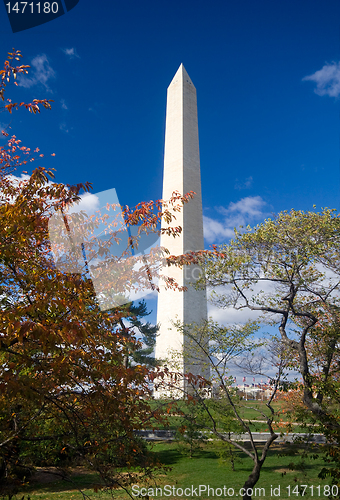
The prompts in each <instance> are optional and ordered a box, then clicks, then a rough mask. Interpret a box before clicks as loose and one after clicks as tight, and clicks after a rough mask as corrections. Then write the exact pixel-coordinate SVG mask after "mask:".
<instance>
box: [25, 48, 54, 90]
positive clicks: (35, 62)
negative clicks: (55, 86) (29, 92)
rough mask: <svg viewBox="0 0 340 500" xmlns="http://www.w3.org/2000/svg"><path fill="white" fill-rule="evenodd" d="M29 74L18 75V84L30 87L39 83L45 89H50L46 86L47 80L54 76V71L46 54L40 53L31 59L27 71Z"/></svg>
mask: <svg viewBox="0 0 340 500" xmlns="http://www.w3.org/2000/svg"><path fill="white" fill-rule="evenodd" d="M28 74H29V75H30V76H26V75H19V76H18V81H19V86H21V87H25V88H30V87H34V86H35V85H38V84H41V85H43V86H44V87H45V88H46V90H48V91H51V89H50V88H49V86H48V81H49V80H50V79H51V78H55V72H54V70H53V68H52V67H51V65H50V63H49V60H48V58H47V55H46V54H40V55H38V56H36V57H35V58H34V59H32V62H31V69H30V70H29V73H28Z"/></svg>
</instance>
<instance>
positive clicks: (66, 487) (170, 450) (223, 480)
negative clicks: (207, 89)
mask: <svg viewBox="0 0 340 500" xmlns="http://www.w3.org/2000/svg"><path fill="white" fill-rule="evenodd" d="M150 446H151V445H150ZM217 451H218V449H217V447H216V444H215V443H208V444H206V445H204V448H203V449H202V450H200V451H199V452H198V454H197V456H195V457H194V458H189V457H188V456H187V455H184V454H181V453H180V452H179V451H178V445H177V443H175V442H172V443H165V442H162V443H157V444H154V445H152V452H153V453H154V454H155V457H157V458H158V459H159V460H160V461H161V462H162V463H163V464H164V465H165V466H167V467H171V470H170V471H168V472H166V471H161V472H160V473H159V474H158V476H157V477H156V479H155V480H154V481H152V482H150V483H149V484H148V486H147V487H148V488H153V491H151V490H150V491H149V493H150V494H149V497H150V500H151V499H152V498H155V499H156V498H163V500H164V499H167V498H168V499H170V500H173V499H174V498H177V499H178V498H182V499H186V498H190V499H191V498H200V499H201V500H206V499H210V498H211V499H215V498H216V497H219V493H220V491H219V490H217V494H216V488H221V492H222V491H223V487H225V491H226V493H228V489H229V493H230V494H231V493H232V491H231V490H230V488H234V495H233V496H231V495H230V494H229V495H228V494H227V495H226V496H224V494H222V496H220V498H236V494H238V492H239V489H240V488H241V487H242V486H243V484H244V481H245V480H246V478H247V477H248V475H249V473H250V471H251V469H252V460H251V459H250V458H249V457H248V456H247V455H246V454H244V453H241V452H234V459H235V464H234V467H235V470H234V471H233V470H232V469H231V464H230V461H229V460H225V461H224V460H222V459H221V458H220V457H219V455H218V453H217ZM302 451H303V449H302V448H301V447H300V448H297V447H295V446H293V445H288V446H287V445H285V446H282V445H274V446H273V448H272V450H271V451H270V452H269V456H268V458H267V460H266V462H265V464H264V466H263V468H262V473H261V477H260V480H259V482H258V483H257V485H256V488H264V490H262V491H260V490H257V492H256V493H257V494H256V495H254V496H253V498H254V499H255V498H256V499H259V500H264V499H273V498H297V497H298V496H300V495H297V494H296V493H297V492H298V490H297V489H296V486H298V487H299V485H307V488H306V494H305V495H304V498H306V499H313V500H314V499H315V498H316V497H318V498H326V497H327V495H323V492H324V490H323V488H324V485H326V484H327V481H321V480H320V479H319V478H318V477H317V475H318V472H319V471H320V469H321V468H322V467H323V466H324V463H323V461H322V459H321V458H320V457H319V458H318V459H317V460H313V459H312V458H310V457H307V458H303V456H302ZM283 452H290V453H291V455H290V456H280V454H281V453H283ZM292 463H294V464H295V466H296V467H297V468H298V470H291V464H292ZM83 472H84V471H83ZM72 479H73V481H74V483H73V484H72V485H71V484H68V483H66V482H64V481H61V480H58V481H52V482H49V483H42V482H40V483H36V482H34V481H31V483H30V484H29V485H28V486H27V487H26V488H24V490H23V491H22V492H20V494H18V495H17V499H18V500H21V499H22V495H24V494H25V500H28V496H27V495H28V494H29V498H30V499H31V500H38V499H39V500H48V499H53V500H71V499H72V500H77V499H82V498H84V497H83V496H82V495H81V493H80V492H79V491H77V490H76V486H78V487H79V488H82V489H83V491H84V493H85V494H87V495H89V496H90V497H91V498H94V499H96V500H97V499H103V500H106V499H109V498H111V496H110V494H109V493H104V492H97V493H94V492H93V489H92V488H93V484H94V483H95V482H98V481H97V480H96V477H95V475H93V474H88V473H87V474H86V473H82V474H80V473H78V474H77V473H76V472H75V473H74V476H73V478H72ZM199 485H202V486H206V487H208V486H210V488H213V489H214V490H215V491H214V493H215V495H212V490H210V494H208V491H206V492H205V491H203V490H202V491H201V496H197V497H195V495H194V496H192V495H191V494H190V495H188V491H189V490H187V494H185V492H184V491H183V494H182V495H181V491H182V490H185V489H186V488H189V489H190V492H192V488H194V490H195V489H197V488H199ZM318 485H320V493H319V489H317V487H318ZM91 486H92V488H91ZM142 486H145V485H142V484H140V485H138V487H137V486H136V487H135V490H134V492H135V493H145V492H142V491H141V490H140V488H141V487H142ZM311 486H313V487H314V490H313V495H312V494H311V493H312V489H311V488H310V487H311ZM157 487H158V488H161V489H162V493H163V496H162V497H161V495H160V492H161V490H160V489H158V491H157V492H156V488H157ZM279 487H280V492H279V490H278V488H279ZM287 487H290V495H289V494H288V493H289V489H288V488H287ZM164 488H166V489H164ZM173 488H175V492H176V493H177V494H176V495H175V496H173V494H171V495H165V492H170V491H171V492H173ZM274 488H276V490H274ZM294 488H295V490H294ZM294 491H295V493H294ZM156 493H157V495H156ZM197 493H199V490H198V489H197ZM263 493H264V494H263ZM274 493H276V494H274ZM115 496H118V497H119V498H123V497H124V498H128V497H127V494H126V493H125V492H123V491H119V490H118V491H115ZM238 497H240V495H238ZM135 498H138V497H137V496H135Z"/></svg>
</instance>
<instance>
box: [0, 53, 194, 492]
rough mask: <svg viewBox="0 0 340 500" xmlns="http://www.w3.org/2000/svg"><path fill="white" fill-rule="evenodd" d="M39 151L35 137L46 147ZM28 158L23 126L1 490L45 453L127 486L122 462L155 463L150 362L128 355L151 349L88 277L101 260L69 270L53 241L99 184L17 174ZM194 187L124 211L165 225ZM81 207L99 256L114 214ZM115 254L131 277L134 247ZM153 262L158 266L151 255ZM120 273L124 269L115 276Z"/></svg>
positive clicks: (4, 185)
mask: <svg viewBox="0 0 340 500" xmlns="http://www.w3.org/2000/svg"><path fill="white" fill-rule="evenodd" d="M19 56H20V54H19V53H18V52H17V51H16V52H13V53H11V54H10V55H9V58H8V59H9V60H8V61H6V62H5V68H4V70H3V71H2V72H1V73H0V74H1V75H2V84H1V88H0V90H1V97H2V99H3V100H4V91H5V86H6V85H7V84H8V83H9V80H10V78H11V77H13V78H15V75H16V74H17V73H20V72H26V71H27V68H28V67H27V66H20V67H13V66H11V62H10V61H11V59H13V58H14V59H16V58H17V57H19ZM8 101H9V100H7V102H8ZM40 103H41V104H43V105H46V106H45V107H50V105H49V103H48V102H47V101H44V100H41V101H37V100H34V101H33V102H32V103H30V104H28V105H25V104H24V103H11V102H10V101H9V104H6V105H5V106H4V110H5V111H6V110H7V111H9V112H12V111H13V109H15V108H17V107H20V106H24V107H26V108H27V109H29V110H30V111H32V112H33V113H35V112H39V104H40ZM5 135H6V136H7V137H8V134H7V133H5ZM38 153H39V150H38V149H36V150H35V153H34V154H35V156H36V157H38V158H39V157H41V155H40V154H39V155H38ZM29 159H32V152H31V150H30V149H29V148H25V147H24V146H21V144H20V141H19V140H18V139H17V138H16V137H14V136H13V137H11V138H9V139H8V140H7V145H5V146H2V147H1V148H0V164H1V169H2V175H1V180H0V188H1V201H0V235H1V236H0V238H1V253H0V287H1V290H0V296H1V304H0V309H1V314H0V361H1V362H0V387H1V392H0V419H1V428H0V488H1V492H2V493H5V492H6V489H9V490H10V489H11V488H12V486H13V484H14V482H15V478H16V477H20V476H21V477H23V476H25V475H27V474H28V472H29V470H31V469H32V467H34V466H35V465H37V464H51V463H53V464H57V465H58V464H59V465H65V466H66V465H68V464H70V463H71V462H72V463H74V461H75V460H82V462H83V463H85V464H87V465H88V466H89V467H90V468H92V469H93V470H95V471H98V472H99V473H100V475H101V478H102V480H103V481H104V483H105V485H106V486H107V487H108V488H109V489H111V490H112V489H113V488H115V487H117V486H118V485H120V486H123V487H124V485H126V484H127V483H129V481H132V480H133V478H134V477H135V476H134V474H133V473H132V472H131V473H130V474H127V475H126V474H125V475H120V468H121V467H122V466H125V467H127V468H129V470H132V469H131V468H132V467H137V468H138V467H139V470H140V471H141V472H143V473H144V474H146V475H149V474H150V471H151V468H150V467H151V465H152V464H151V462H150V461H149V458H148V455H147V453H146V452H145V447H144V445H143V443H142V442H141V440H140V439H139V438H138V437H137V436H136V433H135V431H136V430H138V429H140V428H142V427H143V426H144V425H146V422H147V421H148V420H149V419H150V417H151V415H152V411H151V409H150V407H149V403H148V401H147V398H148V396H149V394H150V389H149V383H148V373H149V370H148V368H147V367H146V366H145V365H142V364H141V362H140V361H141V360H139V361H138V359H136V362H135V363H126V356H127V353H131V352H132V353H137V352H138V351H140V343H139V341H138V339H136V338H135V336H134V335H132V334H131V335H128V336H127V334H126V325H122V318H124V317H126V308H125V309H124V307H122V306H117V307H114V308H113V309H111V310H103V309H102V308H100V306H99V303H98V297H97V296H96V294H95V291H94V287H93V283H92V281H91V279H90V277H89V269H90V268H91V266H93V267H97V268H98V266H99V264H98V262H97V264H95V263H93V262H92V263H91V262H90V261H89V260H88V261H84V260H83V262H82V264H81V265H80V267H79V262H77V265H78V267H77V268H76V269H75V268H73V272H66V271H65V272H63V271H62V270H60V267H58V265H56V261H55V259H54V254H53V255H52V253H51V242H50V234H49V221H50V220H51V218H52V217H53V216H55V214H60V216H61V217H62V218H63V220H65V218H66V221H65V226H64V230H65V231H66V233H68V230H69V226H68V222H70V221H71V220H72V215H69V216H68V218H67V217H66V215H65V214H66V211H67V209H68V207H70V206H72V205H74V204H75V203H76V202H78V201H79V199H80V198H79V196H80V193H81V192H82V191H84V192H86V191H89V189H90V187H91V186H90V184H89V183H85V184H79V185H77V186H69V185H64V184H60V183H55V182H53V173H52V172H48V171H46V170H45V169H44V168H43V167H38V168H36V169H35V170H34V171H33V172H32V174H31V175H30V176H29V178H28V179H23V180H18V179H17V178H15V177H14V176H9V175H8V174H9V173H10V172H11V171H13V169H14V168H18V167H20V166H22V165H26V164H27V162H28V160H29ZM190 197H192V195H191V194H188V195H186V196H181V195H179V194H178V193H177V194H174V196H173V197H172V199H171V200H170V202H169V203H168V204H166V203H162V201H161V200H159V201H157V202H155V203H154V202H146V203H144V202H142V203H140V204H138V206H137V207H135V208H129V207H125V208H122V207H121V212H122V213H123V217H124V220H125V224H126V225H127V226H134V227H138V231H137V233H138V234H137V236H138V235H139V234H141V233H145V232H148V231H151V232H152V231H158V227H159V223H160V220H161V219H162V218H165V219H166V220H167V221H168V222H171V220H172V219H173V217H174V213H175V212H176V211H178V210H180V209H181V206H182V204H183V203H185V202H187V201H188V200H189V199H190ZM82 217H83V226H82V228H81V229H82V230H83V229H84V228H85V226H87V227H88V229H89V231H88V235H89V237H88V240H89V241H88V244H89V246H88V248H87V250H88V252H89V253H88V255H90V257H93V259H94V260H95V257H96V255H97V257H98V256H103V255H104V256H105V254H106V252H107V251H108V246H109V245H108V244H106V245H105V246H102V245H101V243H100V242H99V244H98V240H97V241H95V240H94V239H93V238H92V239H91V230H92V229H93V227H94V226H95V225H96V224H100V223H103V222H105V220H106V217H104V221H103V220H102V221H100V222H98V219H100V216H99V215H96V216H95V218H92V217H88V218H87V217H86V216H85V215H83V216H82ZM180 230H181V229H180V228H178V227H169V228H168V230H167V231H168V232H170V234H174V235H175V234H177V233H178V232H180ZM84 238H85V239H86V235H85V233H84ZM116 238H119V235H117V234H115V231H112V240H113V241H114V240H115V239H116ZM137 239H138V238H137ZM132 245H133V246H134V247H136V241H133V242H132V241H130V242H129V247H131V246H132ZM98 246H99V249H98ZM95 248H97V254H95V250H94V249H95ZM128 250H129V248H127V252H128ZM91 252H92V254H91ZM76 255H77V256H78V255H79V252H78V253H77V252H76ZM69 257H70V259H72V258H73V256H72V255H70V256H69ZM114 259H115V257H114V256H111V257H108V259H107V260H108V261H110V260H111V261H112V260H114ZM75 260H76V259H75ZM142 260H143V259H142ZM144 260H145V259H144ZM116 261H117V262H116V263H117V265H118V264H119V265H120V266H121V268H122V270H121V272H120V274H119V273H118V274H119V276H118V277H119V278H120V282H121V283H124V279H125V278H124V276H125V275H124V272H125V268H126V267H127V268H128V269H130V267H129V266H128V265H126V264H125V263H126V262H128V257H127V258H126V259H122V258H116ZM134 262H136V261H134ZM106 264H107V263H106ZM144 264H145V266H144V267H145V268H147V270H148V271H149V272H150V265H151V260H150V262H149V261H148V262H147V263H144ZM154 264H155V266H157V262H155V263H154ZM104 265H105V262H104ZM137 267H138V266H137ZM142 274H143V273H141V271H140V268H139V270H137V271H136V272H135V274H133V275H131V272H130V274H129V277H130V281H129V282H128V281H126V283H127V284H128V285H129V290H130V289H131V287H134V288H136V289H138V287H141V286H144V282H143V280H141V281H139V277H140V276H142ZM145 275H146V273H144V274H143V276H144V277H145ZM145 280H146V281H147V278H145ZM121 283H119V285H121ZM107 285H109V283H107ZM116 285H117V286H118V284H116V283H115V282H114V280H113V282H111V288H112V287H113V288H114V287H115V286H116ZM129 290H128V291H129ZM134 314H135V315H134ZM144 314H145V310H144V309H143V307H142V308H139V309H138V308H135V309H134V308H133V306H131V307H130V310H129V315H130V318H131V321H135V322H136V326H137V327H138V326H140V327H141V328H142V326H141V325H139V324H138V321H139V320H140V317H141V316H143V315H144ZM123 321H124V320H123ZM135 470H136V469H135ZM63 473H65V469H63ZM141 479H142V476H140V477H139V480H141Z"/></svg>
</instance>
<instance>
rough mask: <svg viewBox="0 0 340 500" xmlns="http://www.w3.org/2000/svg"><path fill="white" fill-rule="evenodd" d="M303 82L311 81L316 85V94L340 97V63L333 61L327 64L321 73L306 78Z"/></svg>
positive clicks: (317, 72)
mask: <svg viewBox="0 0 340 500" xmlns="http://www.w3.org/2000/svg"><path fill="white" fill-rule="evenodd" d="M302 81H311V82H315V83H316V89H314V92H315V93H316V94H318V95H328V96H330V97H339V95H340V62H338V63H336V62H335V61H333V62H332V63H331V64H330V63H326V64H325V65H324V66H323V67H322V68H321V69H320V70H319V71H316V72H315V73H313V75H309V76H305V77H304V78H302Z"/></svg>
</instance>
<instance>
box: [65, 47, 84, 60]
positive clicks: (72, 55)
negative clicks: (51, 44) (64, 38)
mask: <svg viewBox="0 0 340 500" xmlns="http://www.w3.org/2000/svg"><path fill="white" fill-rule="evenodd" d="M62 51H63V52H64V54H66V55H67V56H68V57H69V58H70V59H75V58H78V59H80V55H79V54H78V53H77V49H76V48H75V47H71V48H70V49H62Z"/></svg>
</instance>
